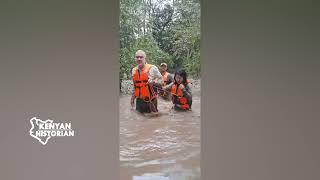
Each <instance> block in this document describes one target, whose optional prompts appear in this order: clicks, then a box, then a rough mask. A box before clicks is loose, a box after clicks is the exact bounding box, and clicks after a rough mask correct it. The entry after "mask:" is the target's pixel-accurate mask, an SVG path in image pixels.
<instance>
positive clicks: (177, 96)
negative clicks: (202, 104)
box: [171, 84, 190, 110]
mask: <svg viewBox="0 0 320 180" xmlns="http://www.w3.org/2000/svg"><path fill="white" fill-rule="evenodd" d="M171 93H172V94H173V95H174V96H173V98H174V103H177V104H179V105H182V109H185V110H188V109H190V105H189V104H188V99H187V98H186V97H184V95H183V91H182V90H181V88H180V85H178V84H174V85H173V86H172V89H171Z"/></svg>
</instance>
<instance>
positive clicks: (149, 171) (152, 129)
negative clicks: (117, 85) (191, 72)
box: [120, 89, 200, 180]
mask: <svg viewBox="0 0 320 180" xmlns="http://www.w3.org/2000/svg"><path fill="white" fill-rule="evenodd" d="M171 107H172V103H171V102H170V101H165V100H162V99H159V101H158V109H159V112H160V115H159V116H157V117H149V116H143V115H141V114H140V113H138V112H136V111H134V110H132V109H131V106H130V96H129V95H122V96H121V97H120V166H121V167H120V177H121V178H120V179H121V180H147V179H148V180H162V179H163V180H169V179H170V180H200V90H199V89H198V90H197V89H193V104H192V111H189V112H176V111H174V110H172V109H171ZM151 177H152V178H151Z"/></svg>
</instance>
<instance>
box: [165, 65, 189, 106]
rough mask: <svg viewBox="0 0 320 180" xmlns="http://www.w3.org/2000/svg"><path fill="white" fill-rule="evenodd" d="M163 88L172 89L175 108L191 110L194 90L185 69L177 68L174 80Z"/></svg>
mask: <svg viewBox="0 0 320 180" xmlns="http://www.w3.org/2000/svg"><path fill="white" fill-rule="evenodd" d="M163 88H164V89H165V90H167V89H171V94H172V103H173V104H174V106H173V108H174V109H175V110H184V111H185V110H191V105H192V92H191V87H190V83H189V82H188V80H187V73H186V72H185V70H183V69H180V70H177V71H176V72H175V74H174V82H172V83H171V84H169V85H167V86H165V87H163Z"/></svg>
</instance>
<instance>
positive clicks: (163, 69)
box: [159, 63, 173, 100]
mask: <svg viewBox="0 0 320 180" xmlns="http://www.w3.org/2000/svg"><path fill="white" fill-rule="evenodd" d="M159 69H160V73H161V75H162V77H163V84H162V87H164V86H166V85H169V84H170V83H172V82H173V77H172V76H171V74H170V73H169V72H168V71H167V70H168V66H167V64H166V63H161V64H160V68H159ZM159 94H160V95H161V97H162V98H163V99H165V100H170V97H171V96H170V93H168V92H166V91H164V90H162V89H159Z"/></svg>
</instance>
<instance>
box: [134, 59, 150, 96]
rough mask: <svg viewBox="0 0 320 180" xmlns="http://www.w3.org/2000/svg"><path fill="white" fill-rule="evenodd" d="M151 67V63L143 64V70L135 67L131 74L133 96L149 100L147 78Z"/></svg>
mask: <svg viewBox="0 0 320 180" xmlns="http://www.w3.org/2000/svg"><path fill="white" fill-rule="evenodd" d="M151 67H152V65H151V64H145V65H144V68H143V70H139V68H138V67H137V68H136V71H135V72H134V74H133V82H134V88H135V92H134V95H135V97H138V98H141V99H144V100H150V99H151V98H152V97H151V90H150V87H149V85H148V84H147V82H148V80H149V70H150V68H151Z"/></svg>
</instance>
